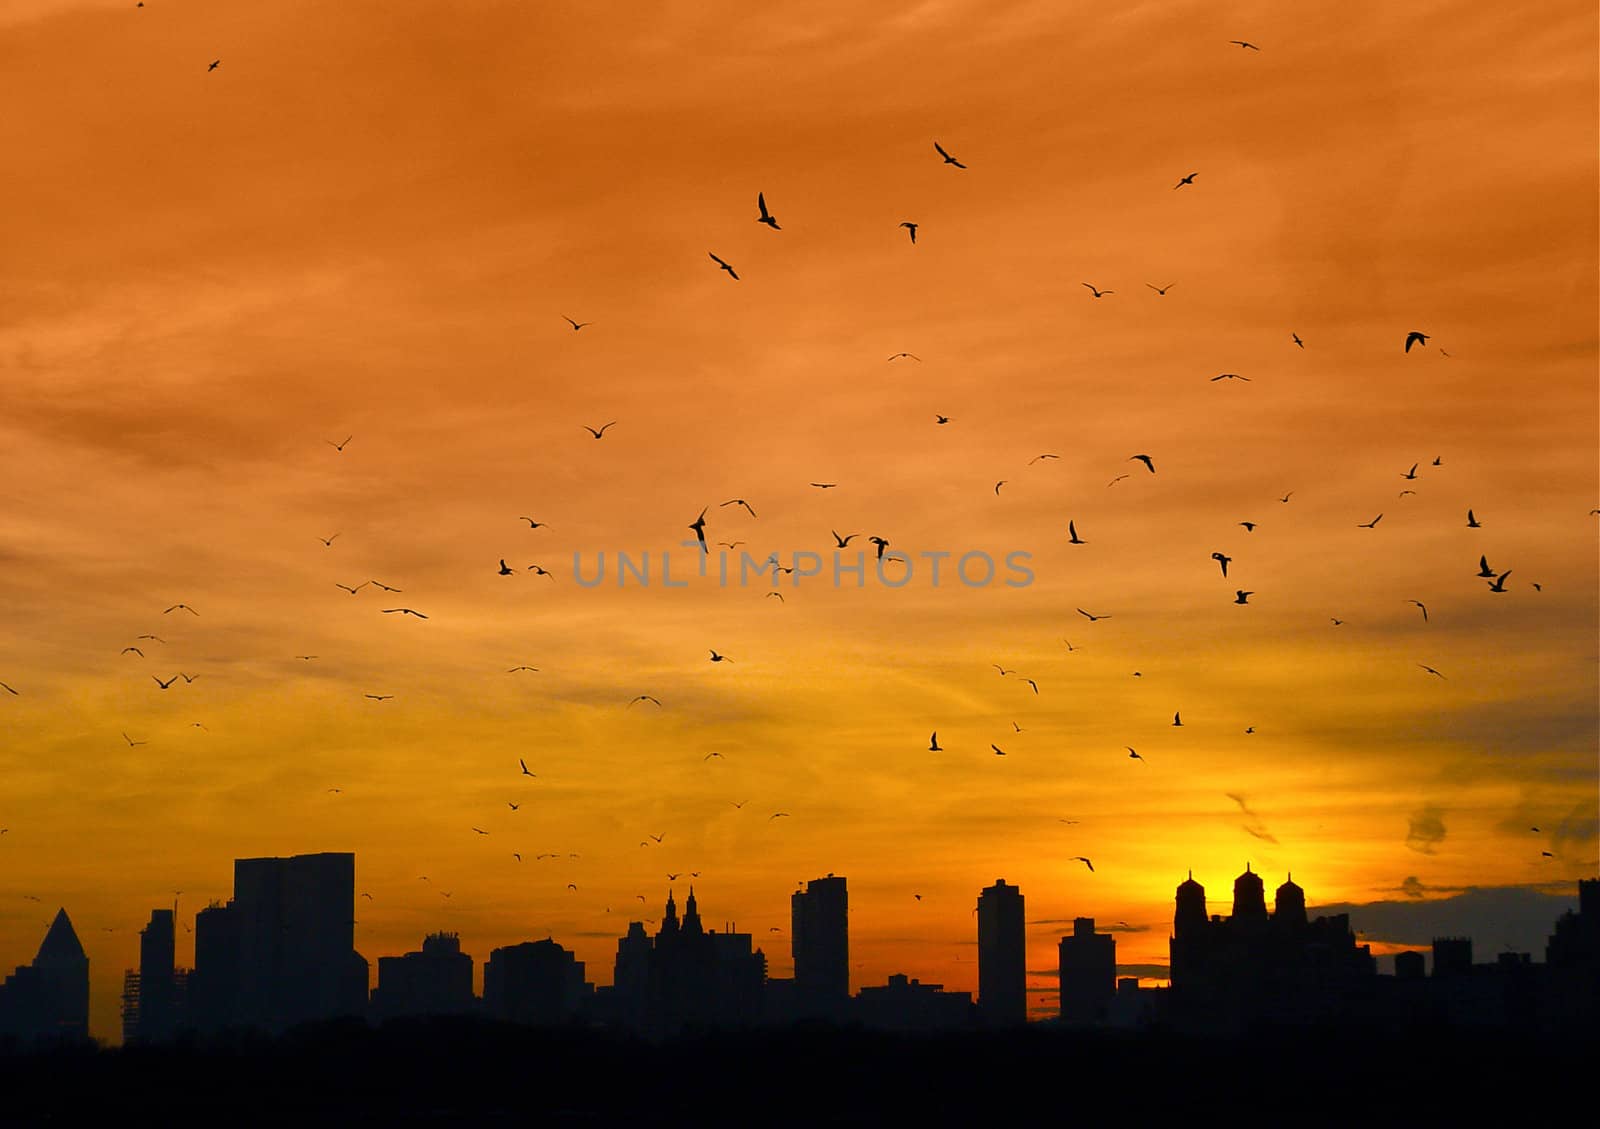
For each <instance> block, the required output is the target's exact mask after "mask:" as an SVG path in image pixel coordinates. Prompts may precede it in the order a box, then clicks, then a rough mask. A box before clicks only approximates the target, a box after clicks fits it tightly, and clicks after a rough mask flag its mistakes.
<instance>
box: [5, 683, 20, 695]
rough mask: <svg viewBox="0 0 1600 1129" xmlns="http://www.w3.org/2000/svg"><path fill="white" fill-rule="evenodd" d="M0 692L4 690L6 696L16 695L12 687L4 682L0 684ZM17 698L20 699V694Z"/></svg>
mask: <svg viewBox="0 0 1600 1129" xmlns="http://www.w3.org/2000/svg"><path fill="white" fill-rule="evenodd" d="M0 690H4V691H5V692H6V693H8V694H16V693H17V691H16V689H15V688H14V687H11V686H8V685H7V684H6V683H4V682H0ZM17 696H18V697H21V695H20V694H18V695H17Z"/></svg>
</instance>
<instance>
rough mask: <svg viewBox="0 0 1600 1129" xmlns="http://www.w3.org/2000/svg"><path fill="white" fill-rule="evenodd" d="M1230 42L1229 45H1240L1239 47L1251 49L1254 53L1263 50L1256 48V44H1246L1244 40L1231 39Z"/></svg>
mask: <svg viewBox="0 0 1600 1129" xmlns="http://www.w3.org/2000/svg"><path fill="white" fill-rule="evenodd" d="M1228 42H1229V43H1236V44H1238V45H1239V46H1240V47H1248V48H1249V49H1250V50H1252V51H1259V50H1261V48H1259V47H1257V46H1256V45H1255V44H1254V43H1248V42H1246V41H1245V40H1243V39H1230V40H1228Z"/></svg>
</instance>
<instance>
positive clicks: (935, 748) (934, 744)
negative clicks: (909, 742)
mask: <svg viewBox="0 0 1600 1129" xmlns="http://www.w3.org/2000/svg"><path fill="white" fill-rule="evenodd" d="M928 752H930V753H942V752H944V750H943V749H941V748H940V747H939V731H938V730H937V729H935V730H934V731H933V736H932V737H929V738H928Z"/></svg>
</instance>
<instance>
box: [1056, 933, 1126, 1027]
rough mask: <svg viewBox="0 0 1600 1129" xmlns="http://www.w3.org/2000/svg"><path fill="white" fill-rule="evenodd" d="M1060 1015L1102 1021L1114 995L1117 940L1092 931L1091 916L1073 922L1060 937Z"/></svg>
mask: <svg viewBox="0 0 1600 1129" xmlns="http://www.w3.org/2000/svg"><path fill="white" fill-rule="evenodd" d="M1059 952H1060V958H1061V1018H1062V1020H1063V1021H1064V1022H1067V1023H1104V1022H1106V1020H1107V1019H1108V1018H1109V1015H1110V1010H1111V1001H1112V1000H1113V999H1114V998H1116V994H1117V939H1116V938H1115V937H1113V936H1112V935H1111V934H1109V933H1096V932H1095V931H1094V918H1092V917H1080V918H1077V919H1076V920H1075V921H1074V922H1073V923H1072V935H1071V936H1068V937H1063V938H1061V944H1060V946H1059Z"/></svg>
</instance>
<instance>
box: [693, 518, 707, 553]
mask: <svg viewBox="0 0 1600 1129" xmlns="http://www.w3.org/2000/svg"><path fill="white" fill-rule="evenodd" d="M689 528H690V529H692V530H694V535H695V539H696V540H697V541H699V542H700V551H701V552H702V553H709V552H711V550H710V549H708V548H707V547H706V511H705V510H704V509H702V510H701V511H700V516H699V517H697V518H695V519H694V520H693V521H691V522H690V523H689Z"/></svg>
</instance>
